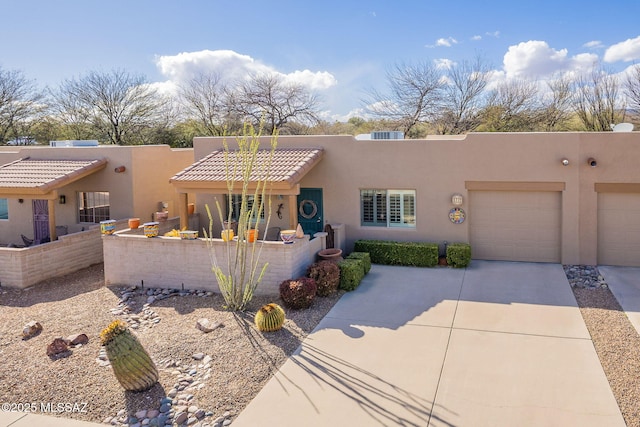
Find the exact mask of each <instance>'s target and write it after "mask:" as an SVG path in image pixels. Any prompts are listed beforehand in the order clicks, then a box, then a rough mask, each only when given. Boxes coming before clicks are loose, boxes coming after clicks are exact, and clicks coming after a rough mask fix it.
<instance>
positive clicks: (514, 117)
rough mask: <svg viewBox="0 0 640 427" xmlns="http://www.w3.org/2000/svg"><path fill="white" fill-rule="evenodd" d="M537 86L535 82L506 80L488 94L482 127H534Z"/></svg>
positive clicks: (523, 129) (506, 129) (514, 129)
mask: <svg viewBox="0 0 640 427" xmlns="http://www.w3.org/2000/svg"><path fill="white" fill-rule="evenodd" d="M537 100H538V88H537V85H536V83H535V82H531V81H525V80H518V79H514V80H507V81H505V82H503V83H501V84H499V85H498V87H497V88H496V89H494V90H493V91H492V92H491V93H490V94H489V99H488V102H487V107H486V108H485V110H484V112H483V128H484V129H482V130H484V131H489V132H526V131H532V130H535V129H536V115H537V111H538V108H539V107H538V105H537Z"/></svg>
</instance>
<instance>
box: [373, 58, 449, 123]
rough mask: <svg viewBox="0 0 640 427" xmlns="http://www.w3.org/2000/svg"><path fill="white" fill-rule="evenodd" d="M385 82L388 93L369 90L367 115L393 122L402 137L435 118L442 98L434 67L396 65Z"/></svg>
mask: <svg viewBox="0 0 640 427" xmlns="http://www.w3.org/2000/svg"><path fill="white" fill-rule="evenodd" d="M386 80H387V84H388V92H386V93H381V92H378V91H377V90H375V89H371V90H369V91H368V94H367V97H366V99H364V104H365V108H366V109H367V111H368V112H369V113H371V114H373V115H374V116H375V117H376V118H378V119H383V120H389V121H391V122H393V123H395V124H396V127H397V129H398V130H402V131H403V132H404V133H405V135H408V134H409V133H410V132H411V130H412V129H413V128H414V126H416V125H417V124H418V123H420V122H427V121H430V120H432V119H433V118H434V117H435V113H436V112H437V110H438V107H439V106H440V102H441V101H442V95H443V93H442V88H443V79H442V75H441V73H440V72H439V71H438V69H437V68H436V67H435V65H433V64H431V63H426V62H424V63H420V64H417V65H410V64H404V63H400V64H396V65H394V67H393V68H392V69H390V70H389V71H387V74H386ZM392 130H393V129H392Z"/></svg>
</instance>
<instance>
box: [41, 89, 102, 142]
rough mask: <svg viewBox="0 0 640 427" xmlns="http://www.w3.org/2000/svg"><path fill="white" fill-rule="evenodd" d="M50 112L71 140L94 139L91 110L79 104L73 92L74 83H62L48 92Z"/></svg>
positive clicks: (83, 104)
mask: <svg viewBox="0 0 640 427" xmlns="http://www.w3.org/2000/svg"><path fill="white" fill-rule="evenodd" d="M49 92H50V96H51V100H52V102H51V110H52V112H53V113H54V117H55V119H56V120H57V121H58V122H59V123H61V124H62V125H63V126H64V128H65V130H66V132H67V133H68V134H69V136H70V137H71V139H93V138H96V137H97V135H96V134H95V132H96V131H95V129H94V128H93V126H92V124H91V123H92V120H91V119H92V115H93V112H92V110H93V109H92V108H91V106H87V105H85V103H83V102H81V100H80V97H79V96H77V95H76V92H75V82H73V81H68V80H67V81H64V82H62V83H61V84H60V86H59V87H58V88H57V89H55V90H50V91H49Z"/></svg>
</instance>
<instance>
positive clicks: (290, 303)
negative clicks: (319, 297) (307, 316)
mask: <svg viewBox="0 0 640 427" xmlns="http://www.w3.org/2000/svg"><path fill="white" fill-rule="evenodd" d="M317 290H318V286H317V285H316V281H315V280H313V279H312V278H310V277H299V278H297V279H293V280H285V281H284V282H282V283H280V298H282V301H284V305H286V306H287V307H289V308H295V309H298V308H309V307H310V306H311V303H312V302H313V299H314V297H315V296H316V292H317Z"/></svg>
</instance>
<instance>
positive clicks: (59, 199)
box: [58, 194, 67, 205]
mask: <svg viewBox="0 0 640 427" xmlns="http://www.w3.org/2000/svg"><path fill="white" fill-rule="evenodd" d="M58 203H60V204H61V205H64V204H65V203H67V196H65V195H64V194H61V195H60V197H58Z"/></svg>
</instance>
